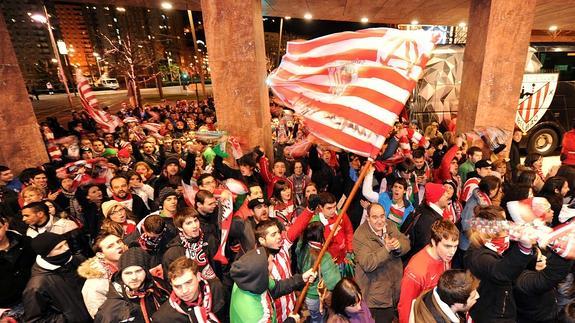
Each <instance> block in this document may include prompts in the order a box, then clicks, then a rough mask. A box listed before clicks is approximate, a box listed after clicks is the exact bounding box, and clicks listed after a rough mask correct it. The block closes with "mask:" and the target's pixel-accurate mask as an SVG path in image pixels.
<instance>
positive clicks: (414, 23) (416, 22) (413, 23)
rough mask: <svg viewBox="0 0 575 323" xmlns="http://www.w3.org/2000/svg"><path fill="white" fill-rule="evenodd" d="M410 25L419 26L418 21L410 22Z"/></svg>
mask: <svg viewBox="0 0 575 323" xmlns="http://www.w3.org/2000/svg"><path fill="white" fill-rule="evenodd" d="M411 24H412V25H419V21H417V20H412V21H411Z"/></svg>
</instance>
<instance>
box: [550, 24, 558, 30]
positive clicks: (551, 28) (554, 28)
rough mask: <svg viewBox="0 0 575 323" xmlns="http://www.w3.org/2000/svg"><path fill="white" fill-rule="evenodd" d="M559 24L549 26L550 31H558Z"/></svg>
mask: <svg viewBox="0 0 575 323" xmlns="http://www.w3.org/2000/svg"><path fill="white" fill-rule="evenodd" d="M557 28H558V27H557V25H551V26H549V31H557Z"/></svg>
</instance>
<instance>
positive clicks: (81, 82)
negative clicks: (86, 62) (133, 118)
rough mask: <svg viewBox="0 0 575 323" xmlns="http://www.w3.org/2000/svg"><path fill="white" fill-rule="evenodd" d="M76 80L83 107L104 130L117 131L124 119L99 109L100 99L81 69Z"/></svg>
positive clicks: (108, 131)
mask: <svg viewBox="0 0 575 323" xmlns="http://www.w3.org/2000/svg"><path fill="white" fill-rule="evenodd" d="M76 82H77V83H78V93H79V94H80V101H81V102H82V107H83V108H84V110H86V112H88V114H89V115H90V117H91V118H92V119H94V121H96V123H97V124H99V125H100V127H101V128H102V130H104V132H107V133H112V132H115V131H116V127H120V126H122V120H121V119H120V118H119V117H118V116H115V115H112V114H110V113H108V112H106V111H103V110H100V109H99V107H98V106H99V103H98V99H96V96H95V95H94V93H93V92H92V87H91V86H90V83H88V80H87V79H86V78H85V77H84V76H83V75H82V71H80V70H79V69H78V71H77V73H76Z"/></svg>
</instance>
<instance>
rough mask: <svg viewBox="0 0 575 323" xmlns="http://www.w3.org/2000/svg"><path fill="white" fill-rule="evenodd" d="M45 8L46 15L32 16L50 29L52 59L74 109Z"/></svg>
mask: <svg viewBox="0 0 575 323" xmlns="http://www.w3.org/2000/svg"><path fill="white" fill-rule="evenodd" d="M43 7H44V14H43V15H42V14H34V15H32V16H30V18H32V20H34V21H37V22H40V23H42V24H45V25H46V28H47V29H48V35H49V36H50V44H51V45H52V50H53V51H54V54H55V55H56V58H55V59H52V62H54V60H56V62H55V63H58V72H59V73H60V79H61V80H62V83H64V89H65V90H66V94H67V95H68V103H69V104H70V108H74V104H73V103H72V96H71V95H70V89H69V88H68V80H67V78H66V73H64V67H63V66H62V60H60V52H59V51H58V46H57V45H56V40H55V39H54V34H53V33H52V25H51V24H50V19H49V18H48V17H49V16H48V10H47V9H46V6H43Z"/></svg>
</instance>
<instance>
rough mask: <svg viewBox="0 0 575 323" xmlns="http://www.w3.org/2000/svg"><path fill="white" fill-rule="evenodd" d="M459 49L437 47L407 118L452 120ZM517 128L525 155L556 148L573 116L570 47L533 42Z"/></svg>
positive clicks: (574, 58)
mask: <svg viewBox="0 0 575 323" xmlns="http://www.w3.org/2000/svg"><path fill="white" fill-rule="evenodd" d="M464 49H465V46H464V45H444V46H438V47H437V48H436V49H435V50H434V52H433V53H432V56H431V58H430V60H429V61H428V63H427V66H426V68H425V70H424V75H423V77H422V78H421V80H420V81H419V82H418V84H417V86H416V87H415V89H414V92H413V95H412V97H411V98H410V100H409V102H408V108H409V113H410V117H411V119H415V120H418V122H419V124H421V125H426V124H428V123H431V122H432V121H437V122H438V123H440V124H441V123H442V122H443V123H444V124H445V123H449V122H450V120H451V118H454V117H456V116H457V108H458V104H459V89H460V86H461V79H462V69H463V52H464ZM518 98H519V101H518V105H517V113H516V118H515V125H516V128H518V129H520V130H521V131H523V133H524V136H523V139H522V141H521V143H520V146H521V147H522V148H526V149H527V151H529V152H536V153H539V154H541V155H544V156H547V155H550V154H553V153H554V152H555V151H556V149H557V148H558V147H559V145H560V144H561V138H562V137H563V133H564V132H565V131H568V130H570V129H571V127H572V126H573V125H572V121H573V119H574V118H575V46H572V45H563V44H547V45H539V44H532V46H531V47H530V48H529V50H528V53H527V55H526V63H525V74H524V76H523V83H522V86H521V92H520V93H519V96H518Z"/></svg>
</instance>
